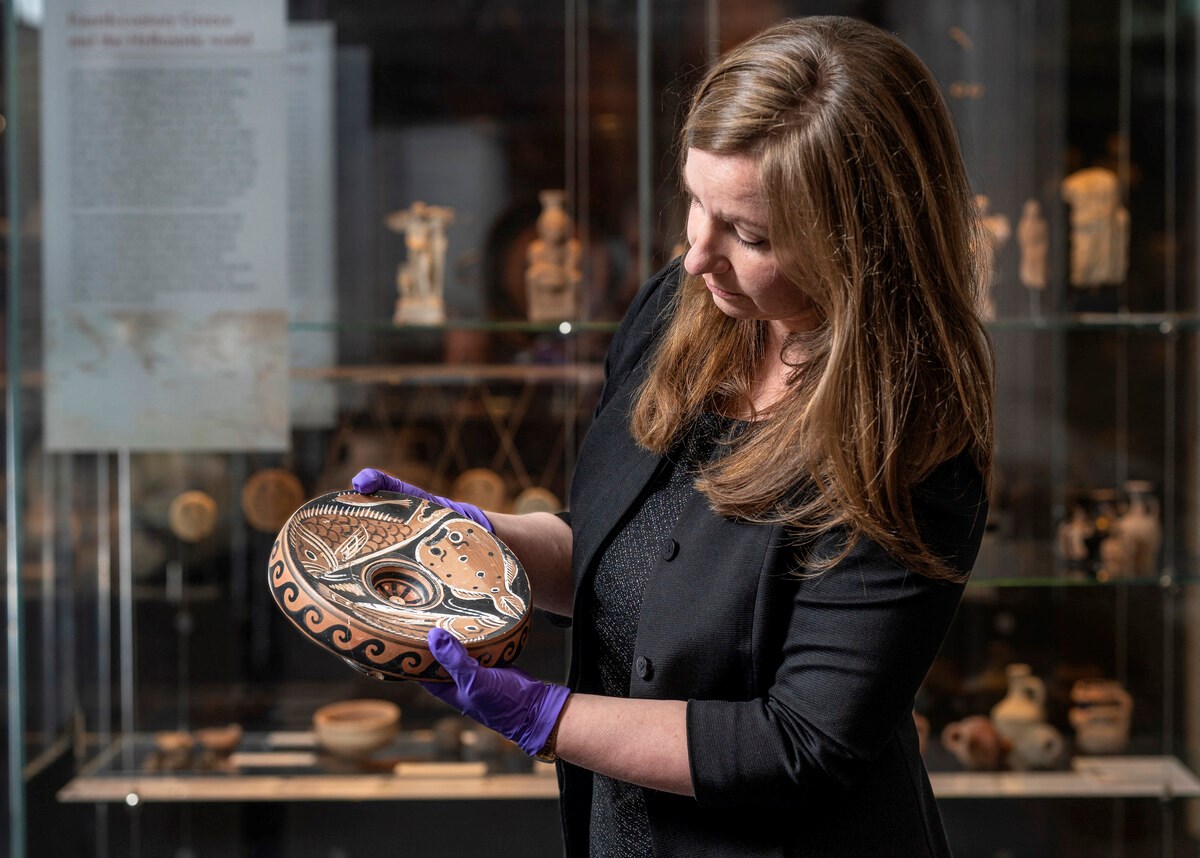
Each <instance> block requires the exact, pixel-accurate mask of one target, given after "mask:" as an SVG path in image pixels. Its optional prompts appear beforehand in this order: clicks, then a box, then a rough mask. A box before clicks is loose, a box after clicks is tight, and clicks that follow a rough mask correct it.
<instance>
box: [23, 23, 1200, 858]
mask: <svg viewBox="0 0 1200 858" xmlns="http://www.w3.org/2000/svg"><path fill="white" fill-rule="evenodd" d="M205 5H206V6H208V7H209V8H208V9H207V10H206V11H205V12H204V13H203V14H199V13H196V12H195V11H194V10H193V9H192V8H191V7H190V6H189V5H188V4H184V3H182V2H179V0H138V2H135V3H124V4H110V5H109V6H106V5H105V4H103V3H100V2H95V0H69V2H55V3H46V4H37V3H21V2H17V3H10V4H3V10H4V16H5V43H4V44H5V48H4V51H5V58H6V60H7V62H6V64H5V66H4V78H5V99H4V100H5V105H6V106H5V110H4V115H5V117H6V119H7V129H6V130H5V131H4V132H3V135H2V136H0V143H2V144H3V146H4V151H5V155H6V160H5V189H6V196H5V203H4V206H5V219H4V221H3V223H4V225H5V229H6V233H5V236H6V241H5V245H4V247H5V250H4V254H5V255H4V260H5V266H6V268H5V270H6V275H7V277H6V281H5V282H6V302H5V309H4V314H5V315H4V323H5V324H4V338H5V352H4V354H5V357H4V360H5V384H6V387H5V390H6V399H5V418H6V446H5V463H6V477H7V479H6V492H5V496H4V501H3V503H4V508H5V511H6V518H5V544H6V549H7V551H6V566H5V569H6V590H5V609H6V622H7V631H8V634H7V637H6V639H5V644H4V647H5V650H4V651H5V654H6V661H5V665H6V669H5V680H6V683H5V687H6V692H7V693H6V698H5V700H6V707H7V715H8V719H7V723H8V732H7V734H6V736H7V740H8V741H7V743H6V746H5V748H6V750H5V755H4V760H5V764H6V773H7V779H6V782H5V788H4V789H5V795H6V798H7V805H8V822H9V825H8V831H9V843H8V846H9V849H8V853H9V854H11V855H13V856H24V855H49V854H69V855H81V856H84V855H88V856H108V855H137V854H145V855H175V856H190V855H207V854H210V853H212V854H221V855H232V856H238V855H289V856H300V855H313V856H316V855H321V856H327V855H351V854H365V853H367V852H368V851H370V852H378V851H379V850H381V849H391V848H394V846H395V844H396V843H397V841H398V840H400V839H402V840H403V842H404V844H405V853H404V854H409V855H444V854H458V853H460V852H465V851H466V850H467V849H469V848H472V845H474V844H478V843H479V842H480V838H481V837H484V836H486V837H487V838H489V842H491V843H493V844H495V846H494V849H493V852H494V853H495V854H496V855H497V856H502V855H508V854H511V855H522V856H530V855H556V854H559V852H560V846H559V832H558V809H557V784H556V780H555V777H554V771H553V766H548V765H545V764H541V763H535V762H532V761H530V760H528V759H527V758H525V757H524V755H523V754H521V753H520V752H519V751H514V749H513V747H512V746H510V745H509V744H508V743H506V742H504V741H502V740H500V739H499V738H498V737H497V736H495V735H494V734H490V733H489V732H488V731H485V730H482V729H479V728H475V727H474V726H473V725H472V724H471V723H470V722H465V721H463V720H462V719H460V718H458V717H457V716H454V715H453V713H452V712H451V711H450V710H449V709H447V708H446V707H444V706H443V705H441V704H440V703H438V702H437V701H435V700H433V699H432V698H431V697H429V696H428V695H426V694H425V693H424V692H423V691H422V690H421V689H420V688H418V687H416V686H415V685H414V684H413V683H410V682H404V681H394V682H384V681H380V680H378V679H375V678H371V677H368V676H365V675H362V674H361V673H358V672H356V671H354V670H353V669H351V668H350V667H349V666H347V665H346V664H345V662H344V661H343V660H342V659H339V658H338V657H337V656H335V655H333V654H330V653H328V652H325V651H323V650H322V649H321V648H319V647H317V646H315V645H314V644H313V643H312V642H311V641H310V640H306V639H305V637H304V636H303V635H301V634H298V633H297V631H296V629H295V628H294V627H292V625H291V623H290V622H289V620H288V618H287V617H286V616H285V615H284V613H283V612H281V611H280V610H278V609H277V607H276V605H275V604H274V600H273V597H272V592H271V588H270V587H269V586H268V580H267V568H268V559H269V557H270V554H271V551H272V544H273V541H274V539H275V535H276V534H277V533H278V532H279V530H280V528H281V527H283V525H284V523H285V521H286V520H287V518H288V516H290V515H291V513H292V512H293V511H294V510H296V509H297V508H298V507H300V506H301V505H302V504H303V503H304V502H305V501H307V500H309V499H310V498H314V497H317V496H319V495H322V494H324V493H327V492H333V491H337V490H340V489H344V488H346V487H347V486H348V485H349V480H350V478H351V477H352V476H353V475H354V473H356V472H357V470H358V469H360V468H362V467H378V468H383V469H386V470H388V471H390V472H392V473H395V474H398V475H401V476H403V477H404V478H405V479H408V480H410V481H411V482H414V483H418V484H420V485H423V486H425V487H427V488H429V489H431V490H433V491H436V492H442V493H445V494H450V495H452V496H455V497H459V498H461V499H468V500H472V499H473V500H475V502H477V503H480V504H481V505H483V506H485V507H487V508H491V509H495V508H503V509H509V510H513V511H517V512H523V511H535V510H543V509H549V510H556V509H557V508H559V507H560V506H561V505H562V504H563V503H564V502H565V499H566V498H567V496H568V487H569V481H570V475H571V470H572V466H573V459H574V454H575V450H576V449H577V447H578V444H579V442H580V439H581V437H582V434H583V433H584V432H585V431H586V429H587V426H588V423H589V420H590V417H591V413H592V408H593V406H594V403H595V401H596V398H597V396H598V394H599V389H600V385H601V384H602V381H603V357H604V349H605V347H606V344H607V342H608V338H609V336H610V335H611V333H612V332H613V331H614V330H615V326H616V324H617V321H618V320H619V319H620V317H621V314H622V312H623V310H624V309H625V307H626V306H627V305H628V303H629V301H630V300H631V299H632V297H633V295H634V293H635V292H636V289H637V288H638V285H639V284H640V283H641V282H642V281H643V280H644V279H645V278H646V277H647V276H648V275H649V274H651V273H652V272H653V271H654V270H655V269H656V268H657V267H658V266H659V265H661V264H662V263H663V262H665V261H666V260H668V259H670V258H672V257H673V255H674V254H675V253H676V252H677V249H678V246H679V242H680V241H681V240H682V235H681V232H682V210H681V208H680V205H679V202H678V200H677V198H676V194H675V189H676V184H675V183H676V177H675V165H674V157H675V152H674V149H673V142H672V140H673V134H674V132H675V126H676V122H677V120H678V118H679V116H680V112H681V104H682V103H683V102H684V99H685V98H686V94H687V91H688V86H689V84H690V83H691V82H692V81H693V80H694V79H695V77H696V74H697V71H698V70H699V69H701V68H702V67H703V66H704V64H705V63H706V61H708V60H709V59H711V58H712V57H713V56H714V55H716V53H717V52H719V51H720V50H722V49H725V48H728V47H729V46H731V45H733V44H736V43H737V42H738V41H740V40H741V39H742V38H744V37H746V36H748V35H749V34H751V33H752V32H754V31H755V30H757V29H759V28H761V27H762V26H765V25H767V24H769V23H771V22H773V21H775V20H777V19H779V18H781V17H785V16H796V15H804V14H814V13H822V14H824V13H832V14H849V15H856V16H860V17H864V18H866V19H868V20H871V21H874V22H876V23H878V24H880V25H882V26H884V27H886V28H888V29H890V30H892V31H894V32H896V33H898V34H899V35H900V36H901V37H902V38H903V39H904V40H905V41H906V42H907V43H908V44H909V45H911V46H912V47H913V48H914V49H915V50H916V52H917V53H918V54H919V55H921V56H922V57H923V58H924V59H925V60H926V61H927V62H928V64H929V65H930V67H931V68H932V69H933V71H934V73H935V75H936V76H937V77H938V79H939V81H941V82H942V84H943V87H944V94H945V96H946V98H947V100H948V102H949V104H950V106H951V109H952V112H953V114H954V116H955V120H956V122H957V124H958V127H959V132H960V136H961V138H962V142H963V147H964V151H965V153H966V157H967V161H968V167H969V170H970V173H971V177H972V182H973V184H974V186H975V189H976V191H977V193H978V195H979V197H978V203H979V205H980V211H981V215H982V216H983V217H984V218H985V223H986V224H987V226H988V227H989V231H990V234H991V236H992V237H993V241H992V243H991V245H990V247H988V248H986V250H987V251H988V252H990V253H991V254H992V258H993V263H994V274H993V277H992V282H991V284H990V285H991V289H990V301H989V305H988V307H987V308H986V312H987V314H988V317H989V322H988V324H989V328H990V331H991V334H992V337H993V340H994V343H995V349H996V358H997V383H998V398H997V403H998V408H997V433H996V434H997V468H996V474H995V479H994V485H993V491H992V499H991V512H990V516H989V521H988V529H987V535H986V537H985V541H984V546H983V548H982V550H981V553H980V556H979V560H978V563H977V566H976V570H975V573H974V575H973V577H972V580H971V582H970V584H969V586H968V588H967V591H966V597H965V599H964V602H963V605H962V607H961V609H960V611H959V614H958V617H957V619H956V621H955V625H954V627H953V629H952V630H951V633H950V635H949V638H948V640H947V642H946V644H945V646H944V647H943V650H942V652H941V655H940V656H939V658H938V660H937V662H936V663H935V664H934V667H933V670H932V671H931V672H930V674H929V677H928V678H927V680H926V682H925V684H924V686H923V687H922V689H921V692H920V694H919V695H918V697H917V700H916V701H915V710H914V717H915V718H916V719H917V721H918V724H919V725H920V726H921V728H922V731H923V732H924V733H925V735H926V740H925V746H924V753H925V757H926V761H927V764H928V766H929V769H930V772H931V779H932V781H933V785H934V789H935V793H936V794H937V795H938V797H939V800H940V803H941V807H942V813H943V818H944V820H945V823H946V826H947V830H948V833H949V834H950V838H951V843H952V844H953V846H954V849H955V853H956V854H958V855H962V856H989V858H992V856H1001V855H1055V856H1060V855H1080V856H1083V855H1088V856H1092V855H1113V856H1118V855H1119V856H1122V858H1130V856H1183V855H1193V856H1194V855H1196V854H1197V853H1198V852H1200V779H1198V778H1197V775H1196V773H1197V771H1200V631H1198V630H1200V586H1198V585H1200V574H1198V573H1197V566H1196V561H1195V558H1196V553H1197V549H1198V545H1197V538H1196V535H1195V533H1196V528H1195V522H1196V516H1197V514H1198V512H1200V503H1198V494H1197V492H1198V489H1200V455H1198V453H1200V448H1198V447H1197V442H1196V437H1197V433H1196V424H1197V418H1198V417H1200V413H1198V412H1197V402H1198V397H1197V393H1198V390H1197V381H1198V379H1200V351H1198V349H1197V334H1198V332H1200V316H1198V315H1197V277H1196V272H1197V266H1196V258H1197V256H1196V245H1197V241H1196V239H1197V235H1196V230H1197V223H1198V221H1197V217H1196V212H1197V203H1196V200H1197V197H1198V194H1197V190H1198V186H1197V179H1198V176H1197V170H1196V159H1195V155H1194V152H1195V149H1196V142H1197V134H1196V116H1197V111H1196V100H1197V87H1196V81H1197V73H1198V71H1200V68H1198V66H1197V63H1196V58H1195V54H1194V45H1195V40H1196V32H1197V26H1198V25H1200V22H1198V20H1197V14H1196V10H1195V9H1194V8H1192V7H1191V6H1189V5H1187V4H1174V3H1167V2H1162V3H1157V2H1155V3H1151V2H1140V0H1137V2H1135V0H1100V2H1096V3H1091V4H1087V5H1086V7H1085V6H1084V4H1080V3H1068V2H1066V0H1037V2H1035V0H1017V2H1012V3H994V2H986V0H937V2H932V3H931V2H917V0H878V2H851V0H832V2H817V3H802V2H797V0H773V2H759V0H755V2H750V3H742V2H721V1H720V0H705V2H695V0H678V2H674V3H653V4H652V3H650V2H648V0H639V2H637V3H632V2H631V3H625V4H617V3H591V2H584V0H566V1H565V2H564V3H562V4H558V5H553V4H551V5H547V4H536V3H528V2H523V0H513V2H505V3H498V4H483V5H468V4H453V3H451V4H437V5H430V4H414V3H396V2H385V0H354V2H338V3H333V2H328V0H291V2H287V3H285V2H284V0H255V2H253V3H250V2H246V0H240V2H234V0H222V2H213V3H209V4H205ZM110 6H111V8H110ZM56 16H57V17H56ZM569 635H570V630H569V628H566V627H564V626H563V625H562V624H561V622H559V621H557V620H556V619H555V618H553V617H549V616H546V615H543V614H540V613H537V612H535V615H534V616H533V617H532V620H531V622H530V624H529V630H528V642H527V643H526V644H525V648H524V650H523V652H522V654H521V656H520V665H521V667H523V668H524V669H525V670H527V671H528V672H530V673H533V674H537V675H540V676H545V677H548V678H560V677H564V676H565V673H566V658H567V652H568V645H569ZM381 819H386V820H387V822H386V823H384V822H381Z"/></svg>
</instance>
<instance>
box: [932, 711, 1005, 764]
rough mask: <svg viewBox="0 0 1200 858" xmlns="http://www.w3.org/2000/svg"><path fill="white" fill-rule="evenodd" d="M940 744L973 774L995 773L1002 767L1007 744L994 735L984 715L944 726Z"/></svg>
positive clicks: (989, 721)
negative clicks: (979, 772)
mask: <svg viewBox="0 0 1200 858" xmlns="http://www.w3.org/2000/svg"><path fill="white" fill-rule="evenodd" d="M942 745H943V746H945V748H946V750H947V751H949V752H950V753H952V754H953V755H954V757H955V759H957V760H958V761H959V762H960V763H962V764H963V766H965V767H966V768H968V769H972V770H974V771H994V770H996V769H999V768H1002V767H1003V766H1004V759H1005V757H1006V756H1007V754H1008V749H1009V742H1008V740H1007V739H1005V738H1004V737H1003V736H1001V735H1000V734H999V733H997V732H996V728H995V727H994V726H993V725H992V722H991V720H989V719H988V717H987V716H986V715H970V716H968V717H966V718H964V719H962V720H961V721H955V722H954V723H953V724H947V725H946V727H945V728H944V729H943V730H942Z"/></svg>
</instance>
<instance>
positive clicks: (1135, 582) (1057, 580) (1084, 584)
mask: <svg viewBox="0 0 1200 858" xmlns="http://www.w3.org/2000/svg"><path fill="white" fill-rule="evenodd" d="M1194 584H1200V578H1198V577H1196V576H1194V575H1193V576H1180V575H1174V576H1160V577H1148V578H1114V579H1112V580H1109V581H1098V580H1095V579H1093V578H1064V577H1056V576H1052V575H1023V576H1022V575H1011V576H1004V577H995V578H990V577H987V576H973V577H972V578H971V579H970V580H969V581H968V582H967V587H969V588H973V589H974V588H984V587H1047V588H1049V587H1061V588H1093V589H1105V588H1107V589H1109V590H1117V589H1121V588H1123V587H1126V588H1136V589H1139V590H1145V589H1154V588H1159V589H1167V588H1169V587H1172V586H1175V585H1194Z"/></svg>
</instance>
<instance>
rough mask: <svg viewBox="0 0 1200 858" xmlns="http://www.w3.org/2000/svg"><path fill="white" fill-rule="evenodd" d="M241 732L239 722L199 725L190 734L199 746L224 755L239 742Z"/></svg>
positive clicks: (230, 751)
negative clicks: (218, 725)
mask: <svg viewBox="0 0 1200 858" xmlns="http://www.w3.org/2000/svg"><path fill="white" fill-rule="evenodd" d="M242 733H243V731H242V725H241V724H226V725H225V726H223V727H201V728H200V729H199V730H195V731H193V732H192V735H193V736H194V737H195V738H196V741H197V742H198V743H199V744H200V747H202V748H204V749H205V750H208V751H212V752H213V753H214V754H219V755H221V756H224V755H226V754H231V753H233V750H234V749H235V748H236V747H237V746H238V744H239V743H241V741H242Z"/></svg>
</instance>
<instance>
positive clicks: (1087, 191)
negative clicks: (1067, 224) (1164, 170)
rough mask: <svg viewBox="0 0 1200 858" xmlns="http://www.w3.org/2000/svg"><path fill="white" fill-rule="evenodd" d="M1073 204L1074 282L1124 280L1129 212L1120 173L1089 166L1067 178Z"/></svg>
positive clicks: (1089, 284) (1064, 191)
mask: <svg viewBox="0 0 1200 858" xmlns="http://www.w3.org/2000/svg"><path fill="white" fill-rule="evenodd" d="M1062 197H1063V200H1065V201H1066V202H1067V204H1068V205H1070V207H1071V285H1073V286H1082V287H1085V288H1094V287H1098V286H1104V285H1110V284H1115V283H1120V282H1122V281H1124V279H1125V274H1126V272H1127V270H1128V268H1129V211H1128V210H1127V209H1126V208H1125V207H1124V206H1122V205H1121V193H1120V187H1119V185H1118V183H1117V175H1116V173H1114V172H1113V171H1112V170H1106V169H1105V168H1103V167H1087V168H1085V169H1083V170H1078V171H1076V172H1074V173H1072V174H1071V175H1069V176H1067V177H1066V178H1065V179H1063V182H1062Z"/></svg>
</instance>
